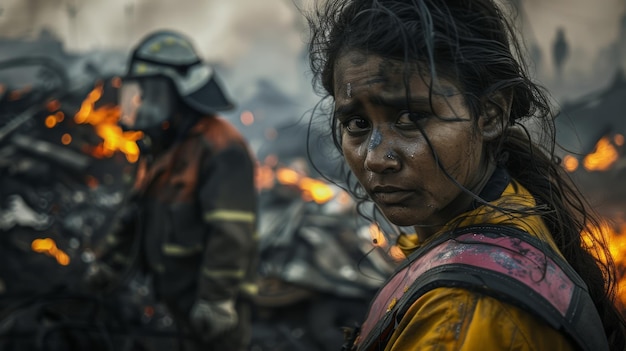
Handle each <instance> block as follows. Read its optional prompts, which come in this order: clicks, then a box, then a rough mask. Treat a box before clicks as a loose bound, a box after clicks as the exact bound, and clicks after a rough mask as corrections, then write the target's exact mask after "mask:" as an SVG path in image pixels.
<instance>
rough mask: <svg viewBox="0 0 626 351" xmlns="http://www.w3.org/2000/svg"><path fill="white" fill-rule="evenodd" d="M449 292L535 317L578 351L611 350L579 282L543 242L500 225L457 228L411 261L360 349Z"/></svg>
mask: <svg viewBox="0 0 626 351" xmlns="http://www.w3.org/2000/svg"><path fill="white" fill-rule="evenodd" d="M455 286H458V287H463V288H466V289H471V290H475V291H479V292H481V293H484V294H486V295H489V296H493V297H495V298H498V299H500V300H502V301H505V302H508V303H511V304H514V305H516V306H518V307H520V308H522V309H524V310H526V311H529V312H531V313H534V314H535V315H537V316H539V317H540V318H541V319H543V320H544V321H546V323H548V324H549V325H550V326H552V327H553V328H555V329H557V330H562V331H563V332H565V333H566V334H567V335H569V336H570V337H571V338H572V339H573V340H574V341H575V342H576V343H577V344H578V345H579V346H580V347H581V349H582V350H586V351H587V350H588V351H600V350H608V349H609V348H608V342H607V340H606V337H605V334H604V329H603V327H602V322H601V320H600V317H599V315H598V313H597V311H596V309H595V306H594V304H593V301H592V300H591V297H590V296H589V293H588V291H587V287H586V285H585V283H584V282H583V280H582V279H581V278H580V276H579V275H578V274H577V273H576V272H575V271H574V270H573V269H572V268H571V266H570V265H569V264H567V262H566V261H565V260H564V259H563V258H562V257H561V256H560V255H558V254H556V253H555V252H554V251H553V250H552V249H551V248H550V247H549V245H547V244H546V243H544V242H542V241H540V240H538V239H537V238H535V237H533V236H531V235H529V234H528V233H525V232H523V231H521V230H518V229H515V228H511V227H502V226H473V227H466V228H462V229H459V230H456V231H453V232H451V233H448V234H446V235H444V236H442V237H441V238H440V239H439V240H437V242H434V243H432V244H431V245H429V246H428V247H426V248H425V250H419V252H416V255H415V256H411V257H409V262H408V263H407V264H406V265H404V266H403V267H401V268H400V269H399V270H398V271H397V272H396V273H395V274H394V275H393V276H392V277H391V278H390V279H389V280H388V282H387V283H386V284H385V285H384V287H383V288H382V289H381V291H380V292H379V293H378V295H377V296H376V298H375V300H374V302H373V303H372V305H371V306H370V312H369V314H368V317H367V319H366V321H365V323H364V324H363V327H362V329H361V335H360V337H359V338H358V340H357V344H360V345H357V346H358V349H359V350H370V349H374V348H375V347H378V346H380V345H384V344H385V343H386V342H387V341H388V340H389V337H390V336H391V333H392V332H393V328H394V326H395V325H396V324H397V322H399V321H400V320H401V319H402V317H403V316H404V314H405V313H406V311H407V310H408V308H409V307H410V306H411V305H412V304H413V303H414V302H415V301H416V300H417V299H418V298H419V297H420V296H422V295H423V294H424V293H426V292H428V291H430V290H432V289H435V288H437V287H455Z"/></svg>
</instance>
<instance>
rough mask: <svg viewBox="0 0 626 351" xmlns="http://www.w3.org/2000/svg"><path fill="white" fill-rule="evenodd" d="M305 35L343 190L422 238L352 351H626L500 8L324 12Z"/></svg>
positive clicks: (588, 220) (396, 1)
mask: <svg viewBox="0 0 626 351" xmlns="http://www.w3.org/2000/svg"><path fill="white" fill-rule="evenodd" d="M309 22H310V25H311V28H312V39H311V45H310V58H311V67H312V69H313V72H314V74H315V79H314V82H315V83H318V84H319V85H318V87H321V88H322V89H323V93H324V94H325V95H326V96H329V97H330V98H332V101H333V104H332V106H333V108H334V109H333V111H332V112H331V116H332V118H331V127H332V130H333V133H332V134H333V138H334V141H335V144H336V145H337V147H338V148H339V150H340V152H341V153H342V155H343V157H344V158H345V162H346V164H347V166H348V167H349V176H348V181H349V184H350V189H351V190H352V191H353V193H354V194H355V195H356V196H358V197H360V198H361V199H362V200H363V201H366V200H372V201H373V202H374V203H375V204H376V207H377V208H378V209H379V210H380V211H381V212H382V213H383V214H384V215H385V217H386V218H387V219H388V220H389V221H390V222H392V223H393V224H396V225H398V226H401V227H406V226H412V227H413V228H414V229H415V233H412V234H401V235H400V236H399V237H398V239H397V243H398V245H399V246H400V247H401V248H402V249H403V252H404V253H405V254H406V256H407V259H406V260H405V261H406V262H405V263H403V264H402V265H401V266H400V267H399V268H398V270H397V272H396V274H394V275H393V276H392V277H391V278H390V279H389V280H388V281H387V282H386V283H385V286H384V287H383V288H382V289H381V290H380V292H379V294H378V296H377V297H376V298H375V299H374V301H373V302H372V304H371V306H370V311H369V314H368V317H367V319H366V321H365V322H364V324H363V325H362V327H361V328H360V331H359V330H355V333H354V336H355V338H354V340H352V341H351V342H350V343H349V345H348V348H349V349H354V350H478V349H480V350H513V349H514V350H576V349H583V350H585V349H589V350H591V349H593V350H602V349H606V350H609V349H610V350H623V349H624V348H625V347H626V342H625V340H626V337H625V333H624V330H625V329H624V321H623V318H622V317H621V315H620V312H619V310H618V308H617V307H616V305H615V302H614V289H615V279H616V276H615V268H614V266H613V265H612V262H611V260H610V259H608V262H605V261H607V260H606V259H605V260H600V259H596V258H595V257H603V254H604V255H607V253H608V251H607V246H606V244H605V243H604V242H603V241H602V238H601V237H597V238H593V235H594V234H593V233H598V232H599V230H597V229H599V222H598V219H597V218H596V217H595V215H594V214H593V213H592V212H591V211H590V210H589V209H588V206H587V205H586V202H585V200H584V198H583V197H582V195H581V194H580V193H579V192H578V191H577V189H576V187H575V186H574V185H572V183H571V182H570V180H569V179H568V177H567V175H566V173H565V172H563V170H562V167H561V166H560V164H559V160H558V158H557V157H556V156H555V155H554V125H553V115H552V113H551V110H550V106H549V102H548V98H547V96H546V94H545V93H544V92H543V90H542V89H541V88H540V87H539V86H537V85H536V84H534V83H533V82H532V81H530V79H529V78H528V75H527V73H526V69H525V67H524V65H523V60H522V57H521V54H520V47H519V44H518V42H517V41H516V39H515V36H514V31H513V30H512V28H511V26H510V25H509V24H508V22H507V21H506V19H505V15H504V14H503V12H502V11H501V9H499V8H498V7H497V5H496V4H494V3H493V2H492V1H491V0H413V1H407V0H328V1H327V2H325V3H324V5H323V8H321V9H318V11H317V12H316V14H315V16H310V17H309ZM531 122H532V123H537V124H536V126H538V128H536V129H537V130H536V131H535V130H533V131H531V130H529V129H528V128H527V126H530V125H534V124H531ZM539 132H544V133H545V135H544V136H543V137H545V138H538V137H539ZM354 179H356V180H357V182H354V181H353V180H354ZM582 233H585V234H582ZM584 235H588V236H589V238H593V239H592V240H583V237H584Z"/></svg>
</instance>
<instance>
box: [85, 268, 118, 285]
mask: <svg viewBox="0 0 626 351" xmlns="http://www.w3.org/2000/svg"><path fill="white" fill-rule="evenodd" d="M117 280H118V276H117V274H116V273H115V272H114V271H113V269H111V267H109V266H108V265H106V264H104V263H100V262H94V263H91V264H90V265H89V267H87V271H86V272H85V275H84V277H83V283H84V285H85V287H86V288H87V290H89V291H92V292H98V291H102V290H106V289H110V288H112V287H113V286H114V285H115V284H116V283H117Z"/></svg>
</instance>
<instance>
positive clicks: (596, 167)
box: [583, 136, 619, 171]
mask: <svg viewBox="0 0 626 351" xmlns="http://www.w3.org/2000/svg"><path fill="white" fill-rule="evenodd" d="M618 140H619V139H618ZM618 158H619V153H618V152H617V149H616V148H615V146H613V144H612V143H611V139H609V137H607V136H605V137H602V139H600V140H598V142H597V143H596V147H595V149H594V151H593V152H592V153H590V154H589V155H587V156H585V158H584V159H583V166H584V167H585V169H587V170H588V171H606V170H607V169H609V168H611V166H613V164H614V163H615V162H616V161H617V159H618Z"/></svg>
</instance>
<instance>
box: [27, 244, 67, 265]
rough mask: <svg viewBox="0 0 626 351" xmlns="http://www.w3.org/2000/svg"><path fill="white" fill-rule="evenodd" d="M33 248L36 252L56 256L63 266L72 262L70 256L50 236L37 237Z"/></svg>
mask: <svg viewBox="0 0 626 351" xmlns="http://www.w3.org/2000/svg"><path fill="white" fill-rule="evenodd" d="M31 248H32V249H33V251H35V252H39V253H43V254H46V255H48V256H50V257H54V258H55V259H56V260H57V262H58V263H59V264H60V265H62V266H67V265H68V264H70V256H68V254H66V253H65V252H63V251H62V250H60V249H59V248H58V247H57V245H56V243H55V242H54V240H52V239H50V238H44V239H35V240H33V242H32V244H31Z"/></svg>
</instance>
